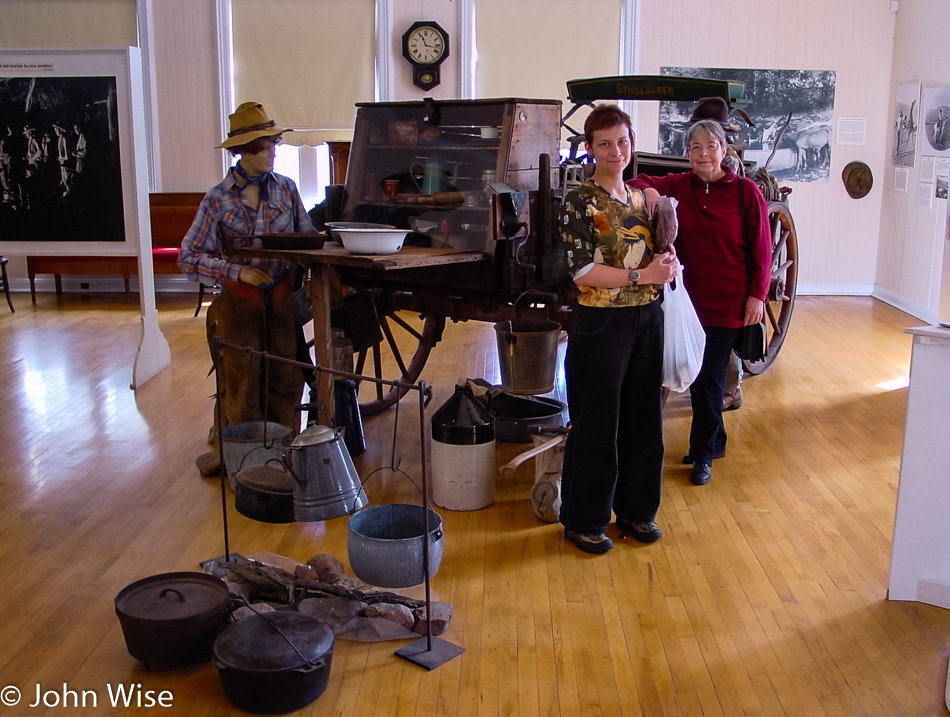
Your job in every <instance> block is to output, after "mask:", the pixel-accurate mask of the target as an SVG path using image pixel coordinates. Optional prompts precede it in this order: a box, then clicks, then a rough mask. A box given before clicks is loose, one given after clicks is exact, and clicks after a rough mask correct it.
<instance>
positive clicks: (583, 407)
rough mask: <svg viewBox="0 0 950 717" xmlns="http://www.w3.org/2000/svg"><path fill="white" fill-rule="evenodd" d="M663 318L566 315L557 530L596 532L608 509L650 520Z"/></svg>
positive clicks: (649, 308)
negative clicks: (564, 430) (565, 413)
mask: <svg viewBox="0 0 950 717" xmlns="http://www.w3.org/2000/svg"><path fill="white" fill-rule="evenodd" d="M662 364H663V311H662V308H661V306H660V302H659V301H655V302H653V303H652V304H647V305H646V306H633V307H624V308H609V309H601V308H590V307H586V306H578V307H577V308H576V310H575V311H574V318H573V322H572V326H571V334H570V339H569V343H568V347H567V353H566V356H565V375H566V378H567V402H568V409H569V411H570V417H571V431H570V433H569V434H568V437H567V442H566V444H565V448H564V468H563V471H562V477H561V501H562V503H561V523H563V524H564V526H565V527H567V528H570V529H571V530H574V531H577V532H580V533H601V532H603V531H604V530H605V529H606V528H607V525H608V524H609V523H610V513H611V509H613V512H614V513H615V514H616V515H617V517H618V518H622V519H624V520H629V521H631V522H645V521H651V520H653V519H654V518H655V517H656V512H657V510H658V509H659V507H660V492H661V488H662V480H663V407H662V399H661V390H660V382H661V377H662Z"/></svg>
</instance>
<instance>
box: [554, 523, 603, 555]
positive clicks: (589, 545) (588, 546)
mask: <svg viewBox="0 0 950 717" xmlns="http://www.w3.org/2000/svg"><path fill="white" fill-rule="evenodd" d="M564 537H565V538H567V539H568V540H570V541H572V542H573V543H574V544H575V545H576V546H577V547H578V548H580V549H581V550H583V551H584V552H585V553H594V554H595V555H598V554H600V553H606V552H607V551H608V550H610V549H611V548H612V547H614V541H612V540H611V539H610V538H608V537H607V536H606V535H604V534H603V533H595V534H591V533H575V532H574V531H573V530H570V529H569V528H565V529H564Z"/></svg>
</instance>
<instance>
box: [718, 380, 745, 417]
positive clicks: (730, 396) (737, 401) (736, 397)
mask: <svg viewBox="0 0 950 717" xmlns="http://www.w3.org/2000/svg"><path fill="white" fill-rule="evenodd" d="M737 408H742V386H739V387H738V388H736V390H735V392H734V393H727V394H724V395H723V397H722V410H723V412H725V411H735V410H736V409H737Z"/></svg>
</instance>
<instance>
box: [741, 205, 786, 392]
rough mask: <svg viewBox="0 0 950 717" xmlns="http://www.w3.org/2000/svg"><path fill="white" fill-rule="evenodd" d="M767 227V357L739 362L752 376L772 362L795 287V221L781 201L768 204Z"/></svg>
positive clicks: (779, 344) (781, 338)
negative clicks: (769, 233) (769, 256)
mask: <svg viewBox="0 0 950 717" xmlns="http://www.w3.org/2000/svg"><path fill="white" fill-rule="evenodd" d="M768 210H769V226H770V227H771V228H772V281H771V285H770V286H769V295H768V297H767V299H766V301H765V331H766V336H767V339H768V347H769V351H768V355H767V356H766V357H765V358H764V359H762V360H761V361H745V360H744V361H743V362H742V366H743V368H744V369H745V370H746V371H748V372H749V373H751V374H753V375H757V374H760V373H763V372H764V371H766V370H767V369H768V368H769V366H771V365H772V362H773V361H775V359H776V357H777V356H778V353H779V351H780V350H781V348H782V344H783V343H784V342H785V337H786V336H787V335H788V327H789V324H790V323H791V320H792V309H794V308H795V294H796V292H797V287H798V235H797V234H796V233H795V222H793V221H792V215H791V213H790V212H789V211H788V205H786V204H785V203H784V202H778V201H770V202H769V203H768Z"/></svg>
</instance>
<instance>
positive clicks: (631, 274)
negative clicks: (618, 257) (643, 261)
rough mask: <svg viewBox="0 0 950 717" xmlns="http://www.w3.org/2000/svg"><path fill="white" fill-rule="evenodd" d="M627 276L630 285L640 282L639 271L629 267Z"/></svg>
mask: <svg viewBox="0 0 950 717" xmlns="http://www.w3.org/2000/svg"><path fill="white" fill-rule="evenodd" d="M627 277H628V278H629V279H630V286H636V285H637V284H638V283H639V282H640V272H639V271H637V270H636V269H630V271H628V272H627Z"/></svg>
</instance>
